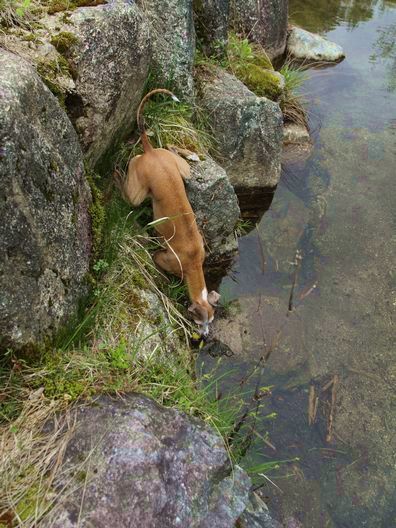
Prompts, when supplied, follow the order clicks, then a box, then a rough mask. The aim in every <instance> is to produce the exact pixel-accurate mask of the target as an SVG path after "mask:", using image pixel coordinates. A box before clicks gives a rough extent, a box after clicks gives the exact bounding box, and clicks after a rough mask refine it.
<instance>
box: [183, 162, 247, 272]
mask: <svg viewBox="0 0 396 528" xmlns="http://www.w3.org/2000/svg"><path fill="white" fill-rule="evenodd" d="M186 190H187V195H188V199H189V201H190V203H191V205H192V208H193V210H194V211H195V214H196V217H197V222H198V225H199V226H200V228H201V230H202V233H203V235H204V239H205V243H206V252H207V262H209V263H215V262H216V263H217V262H220V261H222V260H226V259H229V258H230V257H231V256H232V255H234V254H235V252H236V251H237V249H238V243H237V240H236V237H235V234H234V231H235V225H236V223H237V221H238V218H239V216H240V210H239V205H238V199H237V196H236V194H235V191H234V189H233V187H232V185H231V183H230V181H229V179H228V176H227V173H226V171H225V170H224V169H223V168H222V167H220V165H218V164H217V163H216V162H214V161H213V160H212V159H211V158H207V159H206V160H204V161H199V162H197V163H193V164H192V165H191V180H188V181H187V182H186Z"/></svg>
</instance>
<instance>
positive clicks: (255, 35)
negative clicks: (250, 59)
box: [231, 0, 288, 59]
mask: <svg viewBox="0 0 396 528" xmlns="http://www.w3.org/2000/svg"><path fill="white" fill-rule="evenodd" d="M287 16H288V0H231V23H232V25H233V26H234V28H235V29H236V30H237V31H240V32H241V33H242V34H244V35H248V37H249V40H253V41H254V42H257V43H259V44H261V45H262V46H263V48H264V49H265V51H266V52H267V53H268V55H269V56H270V58H271V59H274V58H276V57H279V56H280V55H282V53H283V52H284V51H285V48H286V37H287Z"/></svg>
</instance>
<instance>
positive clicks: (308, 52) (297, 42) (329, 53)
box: [287, 27, 345, 62]
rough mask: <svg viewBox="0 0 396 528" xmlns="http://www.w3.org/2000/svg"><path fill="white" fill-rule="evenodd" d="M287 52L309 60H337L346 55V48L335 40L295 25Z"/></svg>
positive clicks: (288, 42) (290, 34)
mask: <svg viewBox="0 0 396 528" xmlns="http://www.w3.org/2000/svg"><path fill="white" fill-rule="evenodd" d="M287 52H288V53H289V54H290V55H292V56H293V57H295V58H296V59H302V60H307V61H326V62H337V61H340V60H342V59H343V58H344V57H345V53H344V50H343V49H342V47H341V46H339V45H338V44H336V43H335V42H331V41H330V40H327V39H325V38H323V37H321V36H320V35H317V34H315V33H310V32H309V31H306V30H305V29H301V28H298V27H293V28H292V29H291V31H290V33H289V36H288V39H287Z"/></svg>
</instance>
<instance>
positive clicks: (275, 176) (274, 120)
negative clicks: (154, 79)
mask: <svg viewBox="0 0 396 528" xmlns="http://www.w3.org/2000/svg"><path fill="white" fill-rule="evenodd" d="M198 84H199V98H200V105H201V106H202V107H203V108H204V109H205V110H206V111H207V113H208V117H209V121H210V124H211V126H212V128H213V132H214V135H215V137H216V140H217V142H218V145H217V148H218V151H219V152H221V160H220V158H219V162H220V163H221V164H222V166H223V167H224V168H225V170H226V171H227V174H228V177H229V178H230V181H231V183H232V185H233V186H234V188H235V189H236V190H237V192H238V191H239V190H241V189H247V188H248V189H263V188H267V187H274V186H275V185H276V184H277V183H278V181H279V177H280V171H281V167H280V161H281V151H282V141H283V117H282V112H281V110H280V107H279V105H278V104H277V103H275V102H273V101H270V100H269V99H266V98H265V97H257V96H256V95H255V94H254V93H253V92H251V91H250V90H249V89H248V88H247V87H246V86H245V85H244V84H243V83H242V82H241V81H239V80H238V79H236V78H235V77H234V76H233V75H231V74H229V73H227V72H225V71H224V70H222V69H220V68H216V69H210V70H208V69H206V68H205V69H201V70H200V71H199V73H198Z"/></svg>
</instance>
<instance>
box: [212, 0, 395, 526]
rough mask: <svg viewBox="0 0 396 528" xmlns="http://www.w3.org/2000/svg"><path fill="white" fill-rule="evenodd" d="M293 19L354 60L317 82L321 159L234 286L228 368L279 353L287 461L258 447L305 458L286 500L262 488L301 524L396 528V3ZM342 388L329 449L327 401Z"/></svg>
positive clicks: (316, 156) (275, 404) (283, 486)
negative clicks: (330, 385)
mask: <svg viewBox="0 0 396 528" xmlns="http://www.w3.org/2000/svg"><path fill="white" fill-rule="evenodd" d="M290 13H291V16H292V21H293V22H294V23H296V24H299V25H301V26H302V27H306V28H307V29H310V30H313V31H317V32H326V34H327V35H328V36H329V38H330V39H332V40H334V41H336V42H338V43H339V44H341V45H342V46H343V47H344V49H345V51H346V54H347V58H346V60H345V61H344V62H342V63H341V64H339V65H337V66H336V67H332V68H329V69H327V70H326V69H325V70H319V71H318V70H312V72H311V78H310V80H309V81H308V83H307V85H306V87H305V90H306V92H307V95H308V97H309V100H310V114H311V126H312V130H313V131H314V134H313V135H314V141H315V150H314V152H313V154H312V155H311V158H310V159H309V160H308V161H306V162H305V163H298V162H296V163H294V164H292V163H289V164H287V165H286V166H285V167H284V170H283V174H282V179H281V183H280V185H279V186H278V189H277V191H276V193H275V196H274V199H273V201H272V204H271V207H270V209H269V210H268V211H267V212H266V213H265V214H264V216H263V218H262V220H261V221H260V222H259V224H258V225H257V228H256V229H254V230H252V231H251V232H250V233H249V234H248V235H247V236H245V237H243V238H242V239H240V256H239V259H238V261H237V262H236V264H235V266H234V268H233V270H232V272H231V273H230V275H229V276H228V277H226V278H225V279H224V280H223V281H222V285H221V293H222V294H223V296H224V297H226V298H227V299H229V300H230V299H235V300H236V304H235V306H236V313H234V316H233V318H232V320H231V321H229V320H223V321H218V322H217V323H216V324H217V330H216V331H217V335H218V336H219V338H220V339H221V340H222V341H224V342H225V343H226V344H227V346H228V347H229V349H230V350H232V351H233V352H234V356H233V357H229V358H225V359H224V361H223V368H227V367H229V366H235V367H237V370H238V371H239V373H240V376H243V373H244V372H246V371H247V370H249V369H250V368H251V365H252V364H254V362H255V361H257V359H258V358H259V357H261V356H262V355H263V352H266V351H268V350H269V348H271V347H272V349H273V350H272V353H271V355H270V357H269V360H268V362H267V364H266V368H265V371H264V375H263V379H262V383H263V384H267V385H273V386H274V390H273V393H272V396H271V397H270V399H268V400H267V402H266V411H267V412H272V411H276V412H277V413H278V418H277V419H276V420H274V421H273V422H270V423H269V422H264V423H263V425H262V431H261V433H264V432H265V431H268V430H269V432H270V441H271V444H272V445H273V447H274V448H275V450H274V449H272V448H271V447H269V446H268V445H267V444H265V443H263V442H262V441H261V440H260V439H258V440H257V442H256V443H255V444H254V446H253V447H252V449H251V451H250V453H249V455H248V460H247V461H246V463H247V465H249V464H251V463H252V462H254V463H257V462H262V461H265V460H268V459H273V458H276V459H278V460H284V459H292V458H294V457H299V458H300V459H301V460H300V462H299V463H296V462H294V463H290V464H288V465H285V466H284V468H283V469H282V470H281V471H279V472H277V473H275V474H272V475H271V479H272V480H273V481H274V483H275V484H276V485H277V486H278V488H277V487H275V486H273V485H268V486H267V487H265V488H263V489H262V492H263V494H264V495H266V496H268V497H269V504H270V508H271V509H272V511H273V512H274V513H275V514H276V515H277V516H278V518H279V519H280V520H281V521H282V522H283V524H284V525H285V526H293V527H303V528H311V527H312V528H318V527H329V528H360V527H369V528H391V527H394V526H395V527H396V442H395V438H396V435H395V433H396V412H395V410H396V409H395V403H396V400H395V387H396V367H395V360H394V351H395V342H394V319H393V316H394V308H395V306H396V271H395V241H396V240H395V213H394V211H395V198H394V197H395V196H396V193H395V191H396V178H395V154H396V149H395V146H396V93H395V85H396V71H395V69H396V68H395V64H396V45H395V28H396V2H394V1H393V2H391V1H380V0H378V1H352V0H346V1H334V0H330V1H324V0H320V1H318V0H315V1H313V0H310V1H307V0H292V1H291V2H290ZM296 256H297V257H298V258H296ZM293 285H294V288H293ZM292 289H293V293H292V295H291V290H292ZM291 297H292V300H291ZM290 301H291V304H292V308H293V310H292V311H291V312H290V311H289V304H290ZM208 362H209V360H208ZM209 363H210V362H209ZM224 365H225V366H224ZM334 376H338V380H339V381H338V385H337V391H336V392H337V393H336V395H335V397H336V404H335V406H334V409H333V411H334V413H332V414H333V416H332V418H333V420H334V424H333V425H334V429H333V431H332V434H331V438H330V441H326V436H327V435H328V422H329V414H330V413H331V409H330V407H331V405H330V402H329V392H328V390H329V389H327V390H323V388H324V387H325V386H326V383H327V382H328V381H329V380H331V379H333V377H334ZM312 391H314V394H315V397H317V398H318V404H317V415H316V419H315V421H314V423H313V424H311V425H309V424H308V417H307V414H308V405H309V394H310V393H311V392H312Z"/></svg>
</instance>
